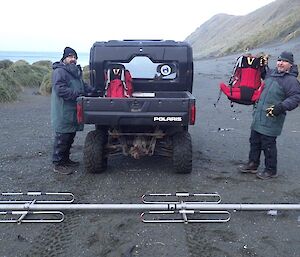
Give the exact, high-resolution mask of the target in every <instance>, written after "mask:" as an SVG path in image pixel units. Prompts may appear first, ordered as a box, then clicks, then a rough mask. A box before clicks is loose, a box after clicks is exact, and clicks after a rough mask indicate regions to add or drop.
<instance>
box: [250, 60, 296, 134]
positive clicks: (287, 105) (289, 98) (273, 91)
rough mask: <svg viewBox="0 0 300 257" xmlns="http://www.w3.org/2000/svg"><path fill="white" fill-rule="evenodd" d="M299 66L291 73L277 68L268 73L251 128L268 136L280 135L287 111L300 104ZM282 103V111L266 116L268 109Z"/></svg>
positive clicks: (293, 68)
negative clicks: (276, 114) (275, 114)
mask: <svg viewBox="0 0 300 257" xmlns="http://www.w3.org/2000/svg"><path fill="white" fill-rule="evenodd" d="M297 76H298V68H297V66H295V65H294V66H293V67H292V69H291V71H290V72H289V73H279V72H278V70H277V69H275V70H273V71H270V72H268V73H267V75H266V79H265V87H264V89H263V92H262V94H261V96H260V99H259V101H258V103H257V105H256V107H255V108H254V113H253V122H252V125H251V129H253V130H255V131H257V132H259V133H261V134H263V135H267V136H274V137H276V136H279V135H280V134H281V131H282V127H283V124H284V120H285V117H286V111H291V110H293V109H295V108H296V107H297V106H298V105H299V104H300V83H299V81H298V80H297ZM278 104H281V106H282V110H283V111H282V113H281V114H279V115H278V116H275V117H271V116H266V109H267V108H269V107H271V106H272V105H278Z"/></svg>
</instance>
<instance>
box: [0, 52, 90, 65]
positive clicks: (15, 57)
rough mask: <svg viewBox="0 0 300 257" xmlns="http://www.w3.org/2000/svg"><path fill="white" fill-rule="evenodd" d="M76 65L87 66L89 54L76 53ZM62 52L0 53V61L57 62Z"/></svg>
mask: <svg viewBox="0 0 300 257" xmlns="http://www.w3.org/2000/svg"><path fill="white" fill-rule="evenodd" d="M77 54H78V62H77V63H78V64H80V65H81V66H86V65H88V64H89V53H82V52H78V53H77ZM61 57H62V52H52V51H49V52H43V51H0V61H2V60H10V61H12V62H16V61H19V60H24V61H26V62H28V63H29V64H32V63H34V62H37V61H44V60H46V61H51V62H57V61H59V60H60V59H61Z"/></svg>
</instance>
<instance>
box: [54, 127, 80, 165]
mask: <svg viewBox="0 0 300 257" xmlns="http://www.w3.org/2000/svg"><path fill="white" fill-rule="evenodd" d="M75 135H76V132H73V133H55V138H54V145H53V155H52V162H53V163H63V162H65V161H66V160H68V159H69V157H70V149H71V146H72V144H73V142H74V138H75Z"/></svg>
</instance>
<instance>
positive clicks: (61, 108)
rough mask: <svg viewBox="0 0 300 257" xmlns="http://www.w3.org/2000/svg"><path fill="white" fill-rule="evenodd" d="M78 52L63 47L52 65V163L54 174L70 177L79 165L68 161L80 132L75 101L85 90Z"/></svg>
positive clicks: (81, 126)
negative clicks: (77, 134)
mask: <svg viewBox="0 0 300 257" xmlns="http://www.w3.org/2000/svg"><path fill="white" fill-rule="evenodd" d="M77 58H78V57H77V53H76V51H75V50H74V49H72V48H70V47H66V48H65V49H64V52H63V57H62V58H61V60H60V61H59V62H55V63H53V73H52V95H51V123H52V126H53V129H54V132H55V139H54V146H53V155H52V162H53V164H54V171H55V172H58V173H60V174H65V175H68V174H71V173H72V172H73V171H72V170H71V169H70V167H76V166H78V165H79V162H76V161H72V160H71V159H70V149H71V146H72V144H73V142H74V138H75V135H76V131H79V130H83V125H81V124H78V122H77V110H76V104H77V103H76V99H77V97H78V96H80V95H82V94H83V93H84V90H85V86H84V82H83V80H82V69H81V67H80V66H79V65H76V63H77Z"/></svg>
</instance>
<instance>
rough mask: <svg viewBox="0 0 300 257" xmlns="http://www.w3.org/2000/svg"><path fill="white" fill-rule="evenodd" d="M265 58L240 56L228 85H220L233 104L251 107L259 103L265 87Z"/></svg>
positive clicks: (221, 90)
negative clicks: (263, 79) (263, 77)
mask: <svg viewBox="0 0 300 257" xmlns="http://www.w3.org/2000/svg"><path fill="white" fill-rule="evenodd" d="M264 58H265V57H263V56H260V57H254V56H251V55H247V56H240V57H239V58H238V59H237V62H236V64H235V67H234V71H233V75H232V76H231V78H230V80H229V83H228V85H226V84H225V83H223V82H222V83H220V94H221V92H223V93H224V94H225V95H226V96H227V97H228V99H229V100H230V101H231V102H235V103H239V104H244V105H251V104H254V103H255V102H256V101H258V99H259V97H260V95H261V92H262V90H263V87H264V82H263V81H262V75H263V76H264V74H265V65H266V60H265V59H264ZM219 98H220V96H219Z"/></svg>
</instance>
